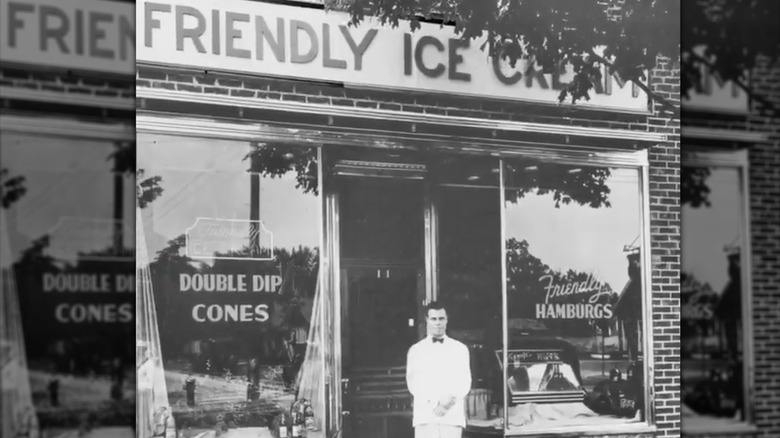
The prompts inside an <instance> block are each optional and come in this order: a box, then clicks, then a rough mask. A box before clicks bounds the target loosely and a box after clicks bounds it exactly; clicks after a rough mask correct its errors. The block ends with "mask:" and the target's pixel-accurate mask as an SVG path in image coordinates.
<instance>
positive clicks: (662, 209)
mask: <svg viewBox="0 0 780 438" xmlns="http://www.w3.org/2000/svg"><path fill="white" fill-rule="evenodd" d="M651 77H652V78H653V79H654V81H653V82H652V83H651V85H652V90H653V91H654V92H656V93H658V94H660V95H662V96H663V97H664V98H666V99H667V100H669V101H670V102H672V103H674V104H675V106H676V107H677V108H679V106H680V66H679V63H677V62H671V61H670V60H668V59H662V60H659V61H658V64H657V67H656V69H655V70H654V71H653V72H652V76H651ZM678 114H679V113H678ZM647 124H648V131H652V132H662V133H665V134H666V135H667V136H668V142H667V143H666V144H659V145H656V146H653V147H651V148H650V151H649V152H650V181H649V183H650V234H651V237H650V239H651V243H652V266H653V272H652V274H651V275H652V277H651V278H652V294H653V334H654V336H655V337H654V339H653V340H654V345H653V349H654V351H655V352H657V353H659V354H658V355H659V356H660V357H658V358H657V359H656V367H655V387H656V391H657V395H656V400H655V409H656V418H657V424H658V427H659V429H662V430H663V433H662V435H663V436H679V434H680V432H679V431H680V263H681V260H680V119H679V115H678V116H674V115H668V114H659V113H658V112H655V113H654V114H653V115H652V116H650V117H648V120H647Z"/></svg>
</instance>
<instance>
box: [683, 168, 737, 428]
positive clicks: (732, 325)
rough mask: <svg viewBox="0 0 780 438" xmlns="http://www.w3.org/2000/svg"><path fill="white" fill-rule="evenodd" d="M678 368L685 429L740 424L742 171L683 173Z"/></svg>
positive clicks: (718, 169)
mask: <svg viewBox="0 0 780 438" xmlns="http://www.w3.org/2000/svg"><path fill="white" fill-rule="evenodd" d="M682 180H683V190H682V194H681V203H682V227H683V233H682V235H683V238H682V239H683V240H682V250H683V251H682V274H681V279H680V280H681V292H682V299H681V307H682V310H681V319H682V321H681V326H682V331H681V333H682V343H681V362H682V413H683V430H684V431H686V432H690V431H697V430H698V431H701V430H705V429H706V430H710V431H712V430H718V431H723V430H728V428H729V427H734V426H735V425H739V424H740V423H742V422H744V421H745V419H746V415H745V408H746V407H745V399H744V391H745V389H744V388H745V385H744V373H743V370H744V357H745V354H744V352H745V343H744V339H745V325H744V322H745V319H744V304H743V303H744V294H745V292H743V285H744V282H743V280H744V279H743V276H742V275H741V273H742V271H743V270H742V265H743V260H742V254H743V253H744V242H745V235H744V232H743V230H744V228H745V220H744V217H743V216H744V207H743V202H744V193H743V185H742V182H741V181H742V169H741V168H739V167H735V166H731V167H726V166H710V165H700V166H692V165H689V166H683V168H682Z"/></svg>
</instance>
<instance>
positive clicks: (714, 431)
mask: <svg viewBox="0 0 780 438" xmlns="http://www.w3.org/2000/svg"><path fill="white" fill-rule="evenodd" d="M682 422H683V423H684V422H685V420H684V419H683V420H682ZM758 432H759V430H758V428H757V427H756V426H754V425H752V424H746V423H741V424H735V425H732V426H727V427H724V426H718V427H717V428H706V427H700V428H696V429H685V428H684V427H683V428H682V430H681V434H682V436H686V437H696V438H727V437H735V436H737V437H752V436H757V435H758Z"/></svg>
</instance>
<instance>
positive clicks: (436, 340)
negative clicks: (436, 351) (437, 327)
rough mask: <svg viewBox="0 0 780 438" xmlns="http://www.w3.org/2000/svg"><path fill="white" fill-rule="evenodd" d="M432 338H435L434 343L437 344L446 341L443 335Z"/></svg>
mask: <svg viewBox="0 0 780 438" xmlns="http://www.w3.org/2000/svg"><path fill="white" fill-rule="evenodd" d="M431 339H433V343H434V344H436V343H439V344H443V343H444V338H443V337H441V338H431Z"/></svg>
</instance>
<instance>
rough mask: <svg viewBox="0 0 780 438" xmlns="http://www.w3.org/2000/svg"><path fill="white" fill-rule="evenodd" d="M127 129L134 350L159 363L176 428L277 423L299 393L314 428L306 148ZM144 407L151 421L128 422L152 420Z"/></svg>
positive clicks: (319, 395) (316, 397) (314, 258)
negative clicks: (144, 281) (134, 241)
mask: <svg viewBox="0 0 780 438" xmlns="http://www.w3.org/2000/svg"><path fill="white" fill-rule="evenodd" d="M139 143H140V146H139V160H138V161H139V163H138V166H139V170H140V171H142V174H143V176H142V177H141V178H140V179H139V184H140V193H139V194H140V197H141V199H142V200H143V202H141V203H140V204H139V206H141V207H142V208H141V209H140V217H141V220H142V223H143V234H144V237H145V246H146V248H145V252H144V254H146V257H147V260H146V261H147V262H148V273H149V278H150V282H149V285H148V289H149V291H147V292H148V294H147V295H146V296H151V297H153V300H152V302H150V303H145V304H144V309H143V311H144V312H145V315H146V316H144V318H146V319H147V320H148V324H149V326H150V327H152V329H150V330H148V333H147V334H145V335H144V336H145V339H139V343H141V344H146V343H148V344H150V348H149V349H148V350H145V351H148V352H149V353H148V354H147V356H144V355H143V354H141V356H140V357H141V359H140V360H141V361H143V360H146V359H152V362H151V363H153V364H154V365H153V367H152V368H155V367H156V368H159V367H161V368H162V369H163V372H164V384H165V386H166V388H167V403H168V404H169V406H170V409H171V412H172V414H173V418H174V420H175V424H176V427H177V428H179V429H183V430H187V431H189V432H188V433H191V434H192V435H190V436H196V435H197V434H199V433H202V432H207V431H213V430H222V431H225V430H231V429H246V430H248V431H250V432H251V430H252V429H256V430H257V433H264V432H261V430H262V429H271V430H275V431H278V428H279V427H280V424H287V425H288V426H289V422H290V420H291V418H290V417H289V416H288V415H289V413H290V410H291V407H292V405H293V403H294V402H296V401H300V402H301V405H300V406H301V410H302V412H303V411H304V410H306V411H307V414H306V422H305V423H306V424H305V425H304V426H305V427H306V428H308V429H309V432H308V433H309V435H308V436H321V435H322V436H324V434H323V432H322V429H323V415H324V409H325V407H324V389H323V384H322V382H323V378H324V377H323V369H322V367H323V361H322V357H321V356H322V351H321V345H322V343H321V340H320V335H319V333H320V329H321V321H322V316H321V308H320V303H321V300H320V288H319V263H320V262H319V251H320V249H319V245H320V232H321V219H320V201H319V188H318V179H317V175H318V168H317V166H318V158H317V154H318V150H317V149H316V148H306V147H283V146H277V145H270V144H264V143H249V142H238V141H220V140H207V139H194V138H180V137H166V136H154V137H152V136H141V137H140V142H139ZM145 182H146V185H145ZM155 325H156V330H155V329H154V327H153V326H155ZM155 331H156V332H157V333H158V335H155ZM155 351H159V353H155ZM157 354H159V355H160V356H161V359H160V358H157V357H154V356H156V355H157ZM149 356H151V357H149ZM156 360H157V361H159V362H155V361H156ZM159 371H160V370H157V371H155V370H151V372H150V374H151V375H154V373H155V372H157V373H159ZM140 379H141V377H139V380H140ZM141 384H142V382H140V381H139V387H140V385H141ZM139 397H140V398H141V399H146V400H149V399H151V400H153V402H151V404H152V405H153V406H151V407H150V408H147V410H148V411H149V412H155V411H156V410H158V409H159V408H160V407H159V406H154V405H155V404H159V403H160V402H159V399H158V398H155V397H154V396H152V395H150V394H146V393H145V394H139ZM304 400H305V402H304ZM307 405H310V406H311V408H310V409H305V408H306V406H307ZM296 406H297V404H296ZM163 407H165V406H163ZM310 414H311V415H310ZM146 417H147V418H151V419H150V420H148V421H150V422H151V423H153V424H151V425H142V426H141V427H152V428H153V427H157V424H154V423H155V421H158V419H156V418H155V417H154V416H153V415H147V416H146ZM282 422H284V423H282ZM218 433H221V432H218Z"/></svg>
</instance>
